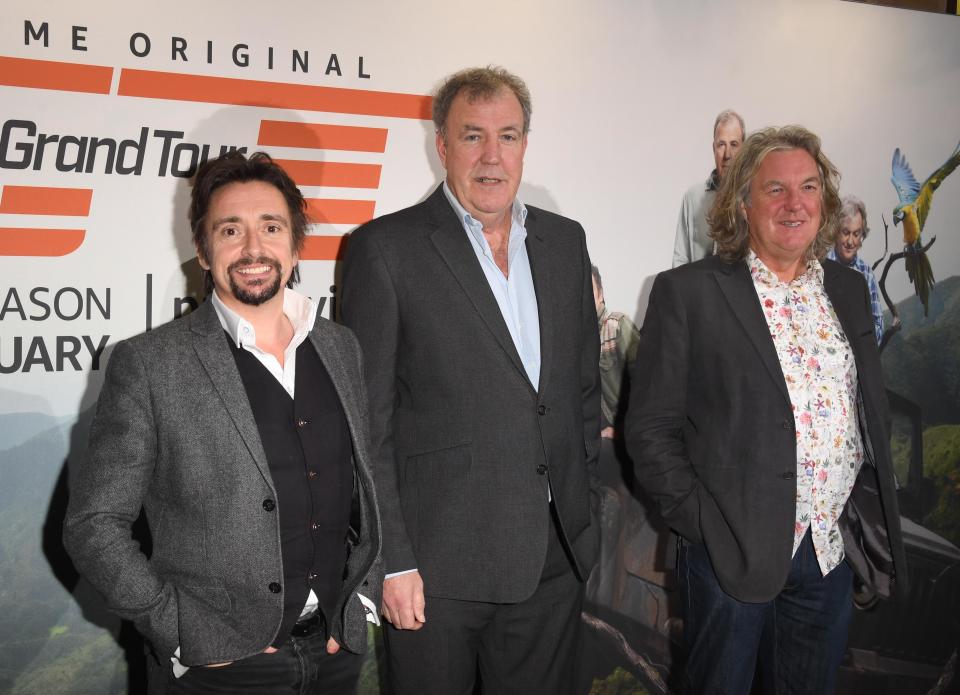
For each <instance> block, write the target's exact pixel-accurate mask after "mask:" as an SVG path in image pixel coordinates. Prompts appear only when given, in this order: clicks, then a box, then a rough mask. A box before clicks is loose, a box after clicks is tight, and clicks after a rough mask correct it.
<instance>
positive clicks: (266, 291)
mask: <svg viewBox="0 0 960 695" xmlns="http://www.w3.org/2000/svg"><path fill="white" fill-rule="evenodd" d="M252 265H268V266H270V267H271V268H273V270H274V271H275V272H274V277H273V278H272V279H271V278H268V279H266V280H258V281H256V283H255V284H253V285H245V286H243V287H241V286H240V285H238V284H237V281H236V280H235V279H234V275H233V273H234V271H235V270H239V269H240V268H245V267H248V266H252ZM281 275H282V272H281V268H280V262H279V261H277V260H276V259H274V258H268V257H267V256H260V257H259V258H241V259H240V260H239V261H236V262H235V263H231V264H230V266H229V267H228V268H227V277H228V278H230V292H231V293H232V294H233V296H234V297H236V298H237V300H238V301H240V302H243V303H244V304H249V305H250V306H260V305H261V304H263V303H264V302H267V301H270V300H271V299H273V298H274V297H276V296H277V293H278V292H279V291H280V277H281Z"/></svg>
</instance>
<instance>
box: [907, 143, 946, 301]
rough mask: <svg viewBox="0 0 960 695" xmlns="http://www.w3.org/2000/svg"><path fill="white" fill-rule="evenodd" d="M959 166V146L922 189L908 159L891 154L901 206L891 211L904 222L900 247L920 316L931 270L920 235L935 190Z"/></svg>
mask: <svg viewBox="0 0 960 695" xmlns="http://www.w3.org/2000/svg"><path fill="white" fill-rule="evenodd" d="M958 164H960V143H957V146H956V148H955V149H954V150H953V154H951V155H950V158H949V159H947V161H946V162H944V164H943V166H942V167H940V168H939V169H937V170H936V171H935V172H933V173H932V174H930V176H929V177H927V180H926V181H924V182H923V185H922V186H921V185H920V184H919V183H918V182H917V179H916V178H915V177H914V175H913V171H911V169H910V165H909V164H907V158H906V157H904V156H903V155H902V154H900V148H899V147H898V148H897V149H895V150H894V151H893V176H892V177H891V179H890V181H891V183H893V187H894V188H896V189H897V195H898V196H899V197H900V205H899V206H898V207H897V208H896V209H895V210H894V211H893V223H894V224H895V225H896V224H900V222H901V221H902V222H903V246H904V252H905V253H906V256H905V259H904V262H905V263H906V265H907V276H908V277H909V278H910V282H912V283H913V287H914V289H915V290H916V292H917V296H918V297H920V301H921V302H923V314H924V316H926V314H927V302H928V301H929V299H930V288H931V287H933V283H934V279H933V270H932V269H931V268H930V259H929V258H927V254H926V252H925V251H924V250H923V243H922V242H921V241H920V234H921V232H923V225H924V223H925V222H926V221H927V214H928V213H929V212H930V203H931V202H932V201H933V192H934V191H935V190H937V188H938V187H939V186H940V184H941V183H943V180H944V179H945V178H947V176H949V175H950V173H951V172H952V171H953V170H954V169H956V168H957V165H958Z"/></svg>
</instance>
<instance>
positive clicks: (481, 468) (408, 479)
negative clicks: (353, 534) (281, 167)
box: [341, 69, 599, 695]
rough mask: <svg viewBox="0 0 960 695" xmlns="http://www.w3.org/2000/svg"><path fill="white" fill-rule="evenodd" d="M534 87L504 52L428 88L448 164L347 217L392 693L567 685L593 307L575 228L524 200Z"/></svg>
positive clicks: (348, 285)
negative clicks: (410, 189)
mask: <svg viewBox="0 0 960 695" xmlns="http://www.w3.org/2000/svg"><path fill="white" fill-rule="evenodd" d="M529 114H530V97H529V92H528V91H527V89H526V87H525V86H524V84H523V82H522V81H520V80H519V79H518V78H517V77H515V76H513V75H511V74H509V73H507V72H506V71H502V70H494V69H476V70H466V71H463V72H461V73H457V74H456V75H453V76H452V77H451V78H449V79H448V80H447V81H446V83H445V84H444V85H443V86H442V87H441V88H440V90H439V92H438V94H437V96H436V98H435V99H434V122H435V124H436V127H437V149H438V152H439V155H440V159H441V161H442V162H443V164H444V166H445V168H446V170H447V179H446V182H445V183H444V184H443V185H442V186H441V187H440V188H438V189H437V190H436V191H435V192H434V193H433V194H432V195H431V196H430V197H429V198H427V199H426V200H425V201H424V202H423V203H420V204H419V205H415V206H413V207H412V208H408V209H406V210H402V211H400V212H398V213H395V214H392V215H387V216H385V217H382V218H380V219H377V220H374V221H373V222H371V223H369V224H367V225H365V226H364V227H362V228H361V229H359V230H357V231H356V232H355V233H354V234H353V236H352V238H351V240H350V246H349V248H348V252H347V258H346V261H345V263H344V271H343V290H342V304H341V306H342V310H343V317H344V321H345V322H346V324H347V325H348V326H350V327H351V328H352V329H353V330H354V331H355V332H356V334H357V337H358V338H359V340H360V344H361V346H362V347H363V351H364V362H365V376H366V382H367V389H368V392H369V397H370V407H371V422H372V425H373V447H374V473H375V478H376V480H377V486H378V489H379V490H380V494H381V505H382V507H381V509H382V513H383V517H384V559H385V562H386V571H387V579H386V581H385V582H384V599H383V612H384V615H385V617H386V618H387V620H388V621H389V622H390V624H391V626H390V627H388V628H387V631H386V643H387V649H388V656H389V678H390V681H391V683H392V684H393V686H394V688H395V692H398V693H415V694H416V695H423V694H425V693H443V694H444V695H446V694H448V693H465V692H471V688H472V687H473V685H474V681H475V678H476V674H477V672H478V668H479V673H480V680H481V684H482V687H483V689H484V691H485V692H493V693H510V692H517V693H539V692H543V693H563V692H567V691H568V690H569V689H570V688H572V687H573V677H572V673H573V672H572V668H573V664H574V661H575V660H574V649H575V646H576V638H577V632H578V625H579V622H580V617H579V614H580V605H581V599H582V594H583V581H584V579H585V578H586V577H587V574H588V573H589V570H590V567H591V565H592V564H593V562H594V559H595V555H596V552H597V547H598V540H599V538H598V535H597V529H596V527H595V526H594V525H592V523H591V518H592V515H591V496H590V490H591V488H592V486H593V484H594V481H595V479H596V475H595V471H596V460H597V451H598V443H599V385H598V368H597V361H598V352H599V337H598V332H597V322H596V311H595V309H594V305H593V295H592V289H591V279H590V260H589V258H588V256H587V249H586V243H585V238H584V233H583V229H582V228H581V227H580V225H579V224H577V223H576V222H574V221H572V220H568V219H565V218H563V217H559V216H558V215H554V214H551V213H549V212H546V211H544V210H538V209H536V208H533V207H525V206H523V205H522V204H521V203H520V202H519V201H518V200H517V199H516V193H517V188H518V186H519V184H520V176H521V172H522V167H523V154H524V151H525V148H526V142H527V130H528V128H529Z"/></svg>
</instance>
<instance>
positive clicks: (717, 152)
mask: <svg viewBox="0 0 960 695" xmlns="http://www.w3.org/2000/svg"><path fill="white" fill-rule="evenodd" d="M742 144H743V131H742V130H740V123H739V122H738V121H737V119H736V118H731V119H729V120H727V121H724V122H723V123H720V124H718V125H717V127H716V129H715V130H714V132H713V163H714V165H715V166H716V169H717V176H719V177H720V178H723V172H724V171H726V169H727V165H728V164H729V163H730V161H731V160H732V159H733V155H735V154H736V153H737V150H739V149H740V145H742Z"/></svg>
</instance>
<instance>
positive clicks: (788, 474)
mask: <svg viewBox="0 0 960 695" xmlns="http://www.w3.org/2000/svg"><path fill="white" fill-rule="evenodd" d="M795 476H796V473H794V472H793V471H784V472H783V473H782V474H781V475H780V477H781V478H783V479H784V480H792V479H793V478H794V477H795Z"/></svg>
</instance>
